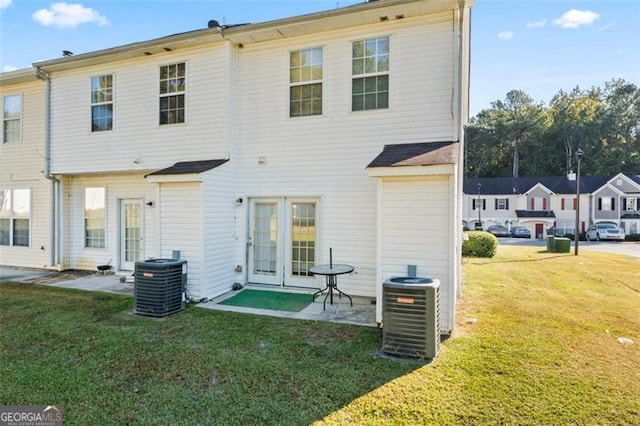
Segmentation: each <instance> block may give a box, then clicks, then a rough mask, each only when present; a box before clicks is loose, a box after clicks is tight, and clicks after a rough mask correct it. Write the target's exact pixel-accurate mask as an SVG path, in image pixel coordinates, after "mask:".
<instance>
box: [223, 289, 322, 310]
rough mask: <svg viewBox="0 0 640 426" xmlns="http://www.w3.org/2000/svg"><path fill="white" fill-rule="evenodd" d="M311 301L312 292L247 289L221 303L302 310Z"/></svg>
mask: <svg viewBox="0 0 640 426" xmlns="http://www.w3.org/2000/svg"><path fill="white" fill-rule="evenodd" d="M311 302H313V297H312V296H311V295H310V294H301V293H285V292H280V291H267V290H251V289H248V290H247V289H245V290H242V291H241V292H240V293H238V294H236V295H235V296H232V297H230V298H228V299H225V300H224V301H222V302H220V305H230V306H244V307H249V308H259V309H271V310H275V311H288V312H300V311H301V310H303V309H304V308H306V307H307V306H309V304H310V303H311Z"/></svg>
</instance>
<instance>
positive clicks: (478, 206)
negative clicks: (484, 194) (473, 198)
mask: <svg viewBox="0 0 640 426" xmlns="http://www.w3.org/2000/svg"><path fill="white" fill-rule="evenodd" d="M481 186H482V184H481V183H478V202H477V203H476V207H477V208H478V226H476V229H478V228H479V229H478V230H480V231H482V214H481V213H480V210H482V206H481V205H480V204H481V203H480V187H481Z"/></svg>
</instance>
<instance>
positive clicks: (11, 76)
mask: <svg viewBox="0 0 640 426" xmlns="http://www.w3.org/2000/svg"><path fill="white" fill-rule="evenodd" d="M36 80H38V77H36V74H35V73H34V72H33V68H23V69H19V70H14V71H7V72H3V73H0V84H2V85H3V86H5V85H7V84H19V83H27V82H30V81H36Z"/></svg>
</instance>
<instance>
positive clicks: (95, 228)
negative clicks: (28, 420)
mask: <svg viewBox="0 0 640 426" xmlns="http://www.w3.org/2000/svg"><path fill="white" fill-rule="evenodd" d="M105 194H106V190H105V188H85V189H84V246H85V247H87V248H105V224H106V220H105V219H106V214H105V204H106V198H105Z"/></svg>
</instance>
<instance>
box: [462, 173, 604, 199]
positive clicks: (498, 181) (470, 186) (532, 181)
mask: <svg viewBox="0 0 640 426" xmlns="http://www.w3.org/2000/svg"><path fill="white" fill-rule="evenodd" d="M612 177H613V176H580V192H581V193H583V194H587V193H591V192H594V191H595V190H597V189H598V188H600V187H601V186H603V185H604V184H606V183H607V182H608V181H609V180H610V179H611V178H612ZM478 184H480V194H481V195H512V194H524V193H526V192H527V191H529V190H530V189H531V188H533V187H534V186H536V185H537V184H541V185H544V186H545V187H546V188H548V189H549V190H550V191H552V192H554V193H556V194H575V193H576V181H575V180H569V179H568V178H567V177H566V176H543V177H517V178H514V177H496V178H476V179H470V178H465V179H464V184H463V191H464V193H465V194H477V193H478Z"/></svg>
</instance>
